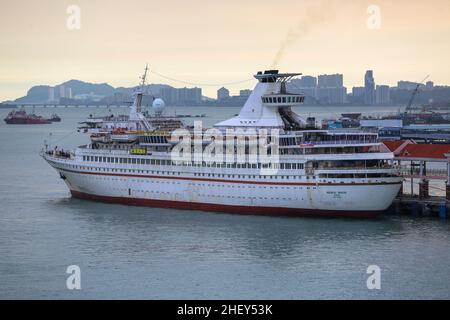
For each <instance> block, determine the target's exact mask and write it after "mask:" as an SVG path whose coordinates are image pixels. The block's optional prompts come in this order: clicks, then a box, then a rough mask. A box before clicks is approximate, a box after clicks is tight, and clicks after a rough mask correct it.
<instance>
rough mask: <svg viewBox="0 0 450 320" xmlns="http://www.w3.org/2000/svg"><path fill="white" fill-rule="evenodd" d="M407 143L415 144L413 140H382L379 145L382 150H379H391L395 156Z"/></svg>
mask: <svg viewBox="0 0 450 320" xmlns="http://www.w3.org/2000/svg"><path fill="white" fill-rule="evenodd" d="M409 144H415V142H414V141H412V140H393V141H383V145H381V148H382V149H383V150H380V151H382V152H392V153H393V154H394V155H395V156H396V157H397V156H398V155H399V154H400V153H401V152H402V151H403V149H404V148H406V146H408V145H409Z"/></svg>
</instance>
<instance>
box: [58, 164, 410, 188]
mask: <svg viewBox="0 0 450 320" xmlns="http://www.w3.org/2000/svg"><path fill="white" fill-rule="evenodd" d="M57 169H58V170H62V171H66V172H72V173H79V174H89V175H96V176H115V177H132V178H147V179H171V180H194V181H204V182H222V183H242V184H265V185H281V186H373V185H391V184H395V185H400V184H402V182H377V183H313V182H309V183H308V182H303V183H293V182H272V181H266V182H263V181H248V180H247V181H240V180H221V179H206V178H188V177H174V176H150V175H132V174H121V173H102V172H87V171H75V170H69V169H63V168H57Z"/></svg>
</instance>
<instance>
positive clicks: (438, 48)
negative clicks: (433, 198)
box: [0, 0, 450, 100]
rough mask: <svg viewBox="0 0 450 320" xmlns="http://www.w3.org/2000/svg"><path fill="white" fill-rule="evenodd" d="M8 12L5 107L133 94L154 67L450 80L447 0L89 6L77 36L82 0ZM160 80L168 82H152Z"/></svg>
mask: <svg viewBox="0 0 450 320" xmlns="http://www.w3.org/2000/svg"><path fill="white" fill-rule="evenodd" d="M0 3H1V6H2V10H1V13H0V18H1V19H0V26H1V28H0V35H1V36H0V39H1V42H0V46H1V49H2V50H0V70H2V71H1V73H0V100H7V99H13V98H15V97H19V96H22V95H24V94H25V93H26V90H27V89H28V88H30V87H31V86H32V85H34V84H40V83H46V84H49V85H56V84H58V83H61V82H63V81H64V80H67V79H83V80H85V81H89V82H97V83H98V82H108V83H111V84H112V85H114V86H119V85H125V86H133V85H136V83H137V82H138V81H139V79H138V76H139V75H140V74H141V72H142V68H143V66H144V65H145V63H147V62H148V63H149V64H150V68H151V69H153V70H156V71H157V72H160V73H161V74H165V75H167V76H170V77H173V78H176V79H182V80H184V81H188V82H192V83H199V84H225V83H229V82H235V81H240V80H246V79H249V78H251V76H252V75H253V74H254V73H255V72H256V71H258V70H264V69H269V68H271V66H272V64H276V67H277V69H280V70H282V71H286V72H296V71H299V72H302V73H304V74H323V73H331V74H332V73H336V72H340V70H341V72H342V71H344V70H345V74H346V79H347V80H346V85H347V87H354V86H360V85H361V84H362V83H361V74H363V73H364V72H365V70H367V69H373V70H377V74H379V77H378V79H379V80H378V82H379V83H382V84H386V85H390V86H393V85H394V84H395V82H396V81H397V79H409V80H411V81H420V79H422V78H423V77H424V75H427V74H430V75H431V76H432V78H433V79H434V81H435V82H436V83H443V84H445V83H450V72H449V70H450V61H449V60H448V59H447V57H446V55H447V52H449V49H450V44H449V42H448V41H446V39H448V38H449V36H450V21H448V19H447V16H448V12H449V8H450V5H449V4H448V2H447V1H444V0H431V1H428V2H426V3H425V2H422V1H406V0H400V1H395V3H392V1H387V0H379V1H377V2H376V3H373V2H372V1H366V0H361V1H358V2H355V1H347V0H343V1H333V0H328V1H325V0H322V1H313V0H304V1H293V0H285V1H283V3H282V5H280V3H278V2H277V3H272V2H265V1H256V0H255V1H254V0H249V1H246V2H245V3H241V2H238V1H227V2H224V3H219V2H205V1H200V0H194V1H192V2H190V3H189V4H187V3H185V2H181V1H177V0H169V1H167V2H164V3H158V5H157V6H156V3H154V2H151V1H150V2H144V1H138V0H131V1H129V2H127V3H110V2H106V1H95V2H93V1H86V0H79V1H77V3H76V5H77V6H79V8H80V19H81V20H80V29H77V30H70V29H68V27H67V19H68V18H69V17H70V14H68V13H67V9H68V8H69V6H70V5H72V4H73V3H72V2H71V1H65V0H64V1H52V0H44V1H40V2H39V3H34V2H32V3H30V2H26V1H24V0H18V1H15V2H14V3H9V2H8V3H7V2H6V1H5V0H0ZM372 4H375V5H376V6H377V7H378V8H379V10H380V25H379V28H370V27H369V26H368V19H369V18H370V17H371V14H370V12H368V9H369V8H370V6H371V5H372ZM130 8H131V9H132V10H133V12H135V13H136V15H137V16H136V15H134V16H133V18H132V19H131V18H129V15H127V14H125V13H126V12H128V11H129V10H130ZM136 8H138V9H139V10H134V9H136ZM174 8H176V10H174ZM204 12H207V13H208V14H204ZM255 12H258V14H254V13H255ZM99 13H101V14H99ZM19 16H20V17H21V19H17V17H19ZM417 16H420V19H413V18H412V17H417ZM266 21H274V22H273V23H265V22H266ZM262 22H264V23H262ZM165 26H167V27H165ZM336 35H337V36H336ZM150 82H153V83H161V82H165V81H164V80H163V79H162V78H160V77H158V76H156V75H155V74H153V75H152V78H151V79H150ZM167 83H168V84H170V85H173V86H177V85H178V84H177V83H176V82H170V81H167ZM252 85H253V83H252V82H249V84H237V85H234V86H232V87H230V89H231V91H232V92H235V93H237V92H238V91H239V90H240V89H244V88H249V87H252ZM221 86H222V85H218V86H207V87H205V88H204V92H205V95H206V96H209V97H214V96H215V92H216V90H217V89H218V88H220V87H221Z"/></svg>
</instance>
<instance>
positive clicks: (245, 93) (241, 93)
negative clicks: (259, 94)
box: [239, 89, 252, 97]
mask: <svg viewBox="0 0 450 320" xmlns="http://www.w3.org/2000/svg"><path fill="white" fill-rule="evenodd" d="M251 94H252V90H250V89H244V90H240V91H239V96H240V97H249V96H250V95H251Z"/></svg>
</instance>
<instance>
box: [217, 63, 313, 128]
mask: <svg viewBox="0 0 450 320" xmlns="http://www.w3.org/2000/svg"><path fill="white" fill-rule="evenodd" d="M299 75H301V73H279V72H278V70H267V71H264V72H261V71H260V72H258V73H257V74H256V75H255V76H254V77H255V78H256V79H257V80H258V83H257V84H256V87H255V88H254V89H253V91H252V93H251V94H250V96H249V97H248V99H247V101H246V102H245V104H244V106H243V107H242V109H241V111H240V113H239V114H238V115H237V116H236V117H234V118H231V119H228V120H225V121H222V122H219V123H217V124H216V125H215V127H217V128H232V127H253V128H277V129H288V130H296V129H300V128H301V127H302V126H304V125H305V124H306V122H305V121H304V120H303V119H301V117H300V116H298V115H297V114H296V113H295V112H293V111H292V110H291V107H295V106H300V105H301V104H302V103H303V101H304V99H305V98H304V95H301V94H292V93H288V92H287V91H286V82H288V81H289V80H291V79H292V78H294V77H296V76H299Z"/></svg>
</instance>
